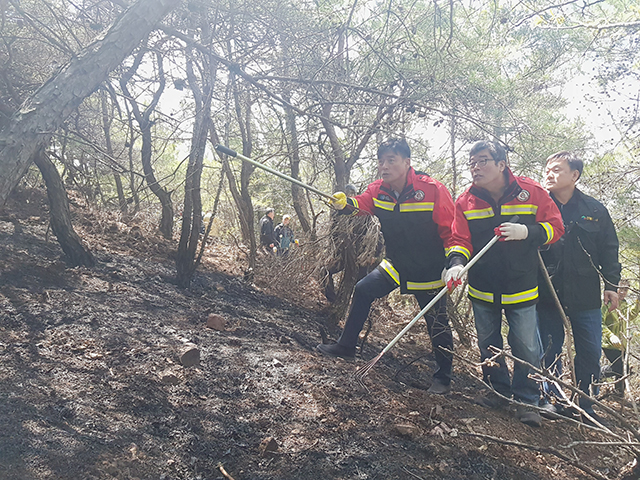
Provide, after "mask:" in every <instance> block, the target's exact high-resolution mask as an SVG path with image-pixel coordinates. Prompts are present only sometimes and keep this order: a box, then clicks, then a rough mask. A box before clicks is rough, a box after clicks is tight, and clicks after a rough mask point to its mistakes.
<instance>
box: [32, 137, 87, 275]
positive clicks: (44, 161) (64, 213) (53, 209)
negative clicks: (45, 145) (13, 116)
mask: <svg viewBox="0 0 640 480" xmlns="http://www.w3.org/2000/svg"><path fill="white" fill-rule="evenodd" d="M33 160H34V162H35V164H36V165H37V166H38V168H39V169H40V172H41V173H42V178H43V179H44V182H45V184H46V185H47V196H48V197H49V208H50V215H51V229H52V230H53V233H54V235H55V236H56V237H57V238H58V243H59V244H60V246H61V247H62V251H63V252H64V253H65V255H66V256H67V259H68V261H69V263H71V264H72V265H74V266H80V265H83V266H85V267H93V266H94V265H95V259H94V258H93V255H92V254H91V252H90V251H89V250H87V249H86V248H85V247H84V246H83V245H82V240H80V237H79V236H78V234H77V233H76V232H75V230H74V229H73V225H72V223H71V210H70V209H69V198H68V197H67V192H66V190H65V189H64V186H63V185H62V179H61V178H60V174H59V173H58V170H57V169H56V166H55V165H54V164H53V162H52V161H51V160H50V159H49V157H48V156H47V154H46V152H45V151H44V149H41V150H39V151H38V152H36V154H35V155H34V156H33Z"/></svg>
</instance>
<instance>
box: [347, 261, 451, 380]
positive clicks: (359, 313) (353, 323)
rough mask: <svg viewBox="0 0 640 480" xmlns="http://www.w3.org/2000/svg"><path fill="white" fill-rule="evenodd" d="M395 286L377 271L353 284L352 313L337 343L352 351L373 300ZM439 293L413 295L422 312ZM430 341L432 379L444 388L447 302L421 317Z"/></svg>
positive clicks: (448, 374)
mask: <svg viewBox="0 0 640 480" xmlns="http://www.w3.org/2000/svg"><path fill="white" fill-rule="evenodd" d="M396 288H398V285H397V284H395V283H393V281H392V280H391V279H390V278H389V277H388V276H387V275H386V274H384V273H382V272H381V271H380V270H379V269H377V268H376V269H375V270H373V271H372V272H371V273H369V274H368V275H367V276H366V277H364V278H363V279H362V280H360V281H359V282H358V283H357V284H356V288H355V291H354V294H353V300H352V301H351V311H350V312H349V316H348V317H347V322H346V324H345V326H344V331H343V332H342V335H341V336H340V339H339V340H338V343H339V344H340V345H343V346H345V347H348V348H353V347H355V346H356V344H357V343H358V336H359V335H360V330H362V327H363V326H364V322H365V321H366V320H367V316H368V315H369V310H370V309H371V304H372V303H373V301H374V300H375V299H376V298H382V297H384V296H385V295H388V294H389V293H391V292H392V291H393V290H395V289H396ZM437 293H438V290H434V291H430V290H418V291H415V293H413V295H414V296H415V297H416V300H417V301H418V304H419V305H420V308H424V307H426V306H427V304H428V303H429V302H430V301H431V299H432V298H433V297H435V296H436V294H437ZM424 319H425V320H426V322H427V328H428V329H429V335H430V337H431V345H432V346H433V352H434V354H435V357H436V363H437V365H438V368H437V369H436V372H435V373H434V375H433V377H434V378H436V379H438V380H439V381H440V382H442V383H443V384H445V385H448V384H449V383H450V382H451V366H452V363H453V361H452V360H453V358H452V355H451V354H450V353H446V352H444V351H442V348H446V349H447V350H453V336H452V334H451V327H450V326H449V318H448V317H447V299H446V296H445V297H442V298H441V299H440V300H439V301H438V303H436V305H435V306H434V307H433V308H432V309H431V310H429V311H428V312H427V314H426V315H425V316H424Z"/></svg>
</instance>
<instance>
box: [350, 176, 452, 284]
mask: <svg viewBox="0 0 640 480" xmlns="http://www.w3.org/2000/svg"><path fill="white" fill-rule="evenodd" d="M347 202H348V203H349V204H350V205H354V206H356V207H358V208H359V209H360V212H359V214H369V215H375V216H377V217H378V219H379V220H380V226H381V228H382V234H383V235H384V241H385V247H386V258H385V259H384V260H383V261H382V263H380V265H379V266H378V268H379V269H380V270H381V271H383V272H385V273H386V274H387V275H388V276H389V277H390V279H391V280H392V281H393V282H394V283H395V284H396V285H399V286H400V288H401V292H402V293H413V292H416V291H419V290H432V289H436V288H441V287H443V286H444V283H443V282H442V280H441V279H440V277H441V274H442V269H443V268H444V265H445V249H447V248H449V247H451V246H452V245H453V239H452V232H451V222H452V221H453V211H454V207H453V199H452V198H451V194H450V193H449V190H447V188H446V187H445V186H444V185H443V184H442V183H440V182H438V181H437V180H434V179H433V178H431V177H430V176H429V175H427V174H425V173H421V172H416V171H415V170H414V169H413V168H410V169H409V172H408V174H407V184H406V186H405V188H404V190H402V192H400V196H399V197H398V198H396V196H395V194H394V192H393V190H392V189H391V188H390V187H389V185H388V184H387V183H385V182H383V181H382V180H377V181H375V182H373V183H371V184H370V185H369V186H368V187H367V189H366V191H365V192H364V193H362V194H361V195H357V196H356V197H353V198H348V199H347ZM347 210H348V209H344V210H342V211H343V212H345V213H347V212H346V211H347Z"/></svg>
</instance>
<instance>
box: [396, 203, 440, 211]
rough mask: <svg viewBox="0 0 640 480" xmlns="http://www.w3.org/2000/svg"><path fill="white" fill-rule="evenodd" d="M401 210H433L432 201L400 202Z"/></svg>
mask: <svg viewBox="0 0 640 480" xmlns="http://www.w3.org/2000/svg"><path fill="white" fill-rule="evenodd" d="M400 211H401V212H433V202H417V203H401V204H400Z"/></svg>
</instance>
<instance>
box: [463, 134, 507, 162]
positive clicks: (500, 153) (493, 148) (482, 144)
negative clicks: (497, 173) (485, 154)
mask: <svg viewBox="0 0 640 480" xmlns="http://www.w3.org/2000/svg"><path fill="white" fill-rule="evenodd" d="M482 150H489V153H490V154H491V158H493V161H494V162H496V163H498V162H505V163H507V151H506V150H505V149H504V148H503V147H502V145H500V144H499V143H496V142H490V141H489V140H479V141H477V142H476V143H474V144H473V146H472V147H471V150H470V151H469V157H472V156H474V155H475V154H476V153H478V152H481V151H482Z"/></svg>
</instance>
